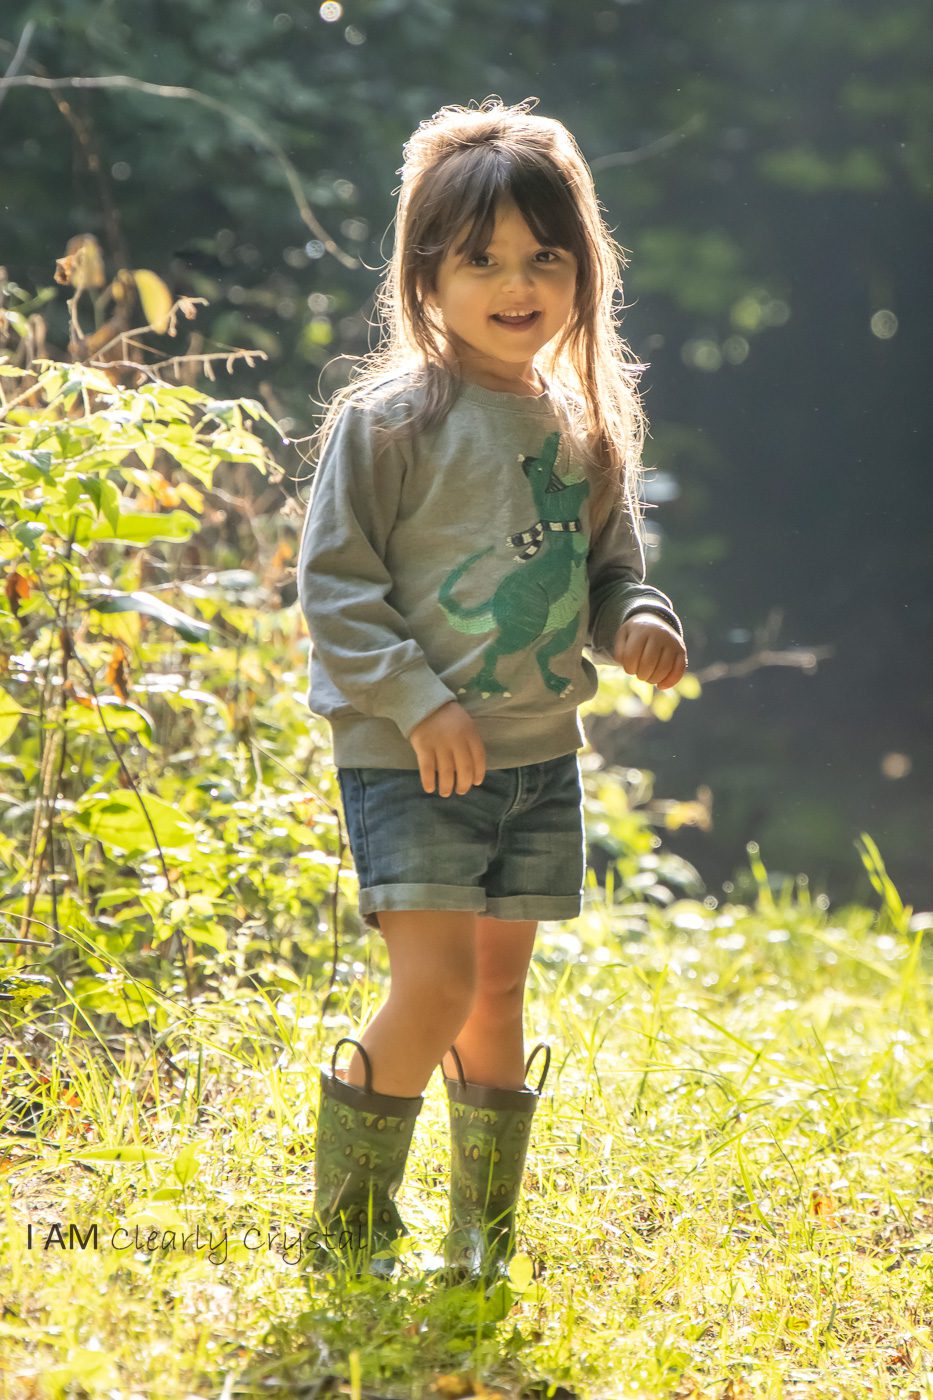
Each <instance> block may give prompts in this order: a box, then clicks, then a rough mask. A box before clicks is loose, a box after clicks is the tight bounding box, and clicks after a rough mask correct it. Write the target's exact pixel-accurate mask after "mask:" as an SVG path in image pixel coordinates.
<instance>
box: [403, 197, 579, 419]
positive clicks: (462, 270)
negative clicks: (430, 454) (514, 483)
mask: <svg viewBox="0 0 933 1400" xmlns="http://www.w3.org/2000/svg"><path fill="white" fill-rule="evenodd" d="M466 233H467V229H466V227H464V228H463V229H462V230H461V232H460V234H459V235H458V236H457V237H456V238H455V239H454V241H453V244H452V246H451V247H450V248H449V249H448V251H447V253H446V255H445V257H444V259H443V261H442V262H441V264H440V266H439V267H438V271H437V291H436V293H429V295H428V298H427V300H428V301H429V302H430V303H431V304H432V305H433V306H435V307H436V308H437V309H438V310H439V311H440V313H441V317H442V319H443V323H444V328H445V332H446V335H447V339H448V341H449V343H450V347H451V349H452V350H453V352H454V354H455V356H456V358H457V360H458V361H459V364H460V370H461V374H462V375H463V378H464V379H466V380H468V381H473V382H474V383H479V384H485V385H486V387H488V388H492V389H500V390H503V391H504V392H509V391H511V390H514V389H515V388H516V387H517V386H525V387H526V388H527V387H530V386H532V385H533V382H534V357H535V355H536V354H537V353H538V351H539V350H540V349H541V348H542V347H543V346H545V345H547V343H548V342H549V341H550V340H553V338H554V337H555V336H556V335H557V334H558V332H559V331H560V330H561V329H562V327H563V326H564V325H565V323H566V322H567V321H568V320H569V318H570V316H571V314H572V312H573V302H574V291H575V288H576V280H577V260H576V258H575V257H574V255H573V254H572V253H569V252H568V251H567V250H566V249H565V248H549V247H548V246H547V245H545V244H542V243H539V242H538V241H537V239H536V238H535V236H534V234H533V233H532V232H531V229H530V228H529V227H528V225H527V224H526V222H525V220H524V219H523V218H522V216H521V214H520V213H519V211H518V208H517V207H516V206H515V205H514V204H512V203H505V202H503V204H502V205H500V207H499V209H498V211H497V215H496V225H495V229H494V231H493V236H492V239H491V240H490V243H489V247H488V248H487V249H486V251H485V252H484V253H478V254H477V255H476V256H475V257H474V258H473V259H471V260H469V261H468V260H467V258H466V255H465V254H464V253H460V252H458V251H457V249H458V247H459V246H460V244H461V243H462V242H463V240H464V238H465V237H466ZM506 311H533V312H535V313H536V315H535V316H534V318H533V320H531V321H530V322H529V323H528V324H527V325H522V326H519V327H517V328H511V327H510V326H509V325H508V324H503V323H502V321H500V320H497V319H496V317H497V315H499V313H501V312H506Z"/></svg>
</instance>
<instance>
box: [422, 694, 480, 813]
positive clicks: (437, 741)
mask: <svg viewBox="0 0 933 1400" xmlns="http://www.w3.org/2000/svg"><path fill="white" fill-rule="evenodd" d="M408 742H409V743H410V744H411V746H412V748H413V749H414V751H415V753H416V754H417V756H418V767H419V769H420V770H421V786H422V787H423V788H424V790H425V792H433V791H434V785H435V775H436V782H437V794H438V796H439V797H450V795H451V793H452V792H453V791H454V788H456V790H457V793H458V795H459V796H460V797H462V796H463V794H464V793H466V792H469V791H470V788H471V787H474V786H476V785H477V784H479V783H481V782H482V781H483V779H484V778H485V776H486V748H485V745H484V744H483V741H482V739H481V738H480V735H479V730H478V729H477V727H476V721H475V720H474V719H473V716H472V715H471V714H470V712H469V710H467V709H465V708H464V706H463V705H461V704H460V702H459V701H458V700H448V702H447V704H446V705H441V707H440V709H438V710H434V711H433V713H432V714H430V715H428V717H427V719H423V720H422V721H421V723H420V724H416V725H415V727H414V729H413V730H412V731H411V733H410V734H409V736H408Z"/></svg>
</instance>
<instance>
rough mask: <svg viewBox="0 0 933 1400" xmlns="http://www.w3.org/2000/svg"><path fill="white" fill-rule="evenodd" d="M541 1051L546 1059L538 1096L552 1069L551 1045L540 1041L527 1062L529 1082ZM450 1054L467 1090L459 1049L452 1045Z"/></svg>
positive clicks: (462, 1086) (526, 1076)
mask: <svg viewBox="0 0 933 1400" xmlns="http://www.w3.org/2000/svg"><path fill="white" fill-rule="evenodd" d="M539 1050H543V1051H544V1056H545V1058H544V1073H543V1074H542V1076H541V1081H540V1083H539V1084H538V1087H537V1089H536V1090H535V1092H536V1093H537V1094H540V1093H541V1090H542V1089H543V1088H544V1081H545V1079H547V1072H548V1070H549V1069H550V1067H551V1047H550V1045H546V1044H545V1042H544V1041H543V1040H542V1041H540V1042H539V1044H537V1045H536V1046H535V1048H534V1049H533V1050H532V1052H531V1054H530V1055H529V1056H528V1059H527V1061H526V1062H525V1079H526V1080H527V1078H528V1071H529V1070H530V1069H531V1066H532V1063H533V1061H534V1058H535V1055H537V1053H538V1051H539ZM450 1053H451V1055H453V1057H454V1064H455V1065H456V1066H457V1078H458V1079H459V1081H460V1087H461V1088H462V1089H465V1088H466V1078H465V1076H464V1073H463V1062H462V1061H461V1059H460V1056H459V1055H458V1054H457V1047H456V1046H455V1045H451V1047H450Z"/></svg>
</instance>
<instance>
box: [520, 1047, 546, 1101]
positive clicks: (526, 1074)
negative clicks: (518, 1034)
mask: <svg viewBox="0 0 933 1400" xmlns="http://www.w3.org/2000/svg"><path fill="white" fill-rule="evenodd" d="M539 1050H543V1051H544V1073H543V1074H542V1076H541V1080H540V1083H539V1084H538V1087H537V1089H536V1090H535V1093H537V1094H540V1093H541V1090H542V1089H543V1088H544V1081H545V1079H547V1072H548V1070H549V1069H550V1068H551V1047H550V1045H546V1044H545V1042H544V1041H543V1040H542V1041H539V1043H538V1044H537V1045H536V1046H535V1048H534V1049H533V1050H532V1052H531V1054H530V1055H529V1056H528V1059H527V1061H526V1062H525V1079H526V1080H527V1078H528V1071H529V1070H530V1069H531V1065H532V1061H533V1060H534V1057H535V1055H537V1053H538V1051H539Z"/></svg>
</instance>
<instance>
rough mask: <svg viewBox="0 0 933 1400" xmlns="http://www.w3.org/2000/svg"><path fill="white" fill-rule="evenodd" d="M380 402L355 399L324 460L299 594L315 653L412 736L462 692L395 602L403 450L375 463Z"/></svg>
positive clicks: (365, 710)
mask: <svg viewBox="0 0 933 1400" xmlns="http://www.w3.org/2000/svg"><path fill="white" fill-rule="evenodd" d="M372 412H373V411H372V409H370V408H367V407H365V406H363V405H361V404H358V403H355V402H354V401H352V400H351V401H350V402H349V403H348V404H347V406H346V407H345V408H344V410H343V412H342V414H341V415H340V417H339V418H338V421H337V424H336V426H335V427H334V429H333V431H332V432H331V435H330V437H329V439H328V441H327V443H326V445H325V448H324V452H323V454H322V455H321V459H320V461H319V463H318V467H317V470H316V473H315V476H314V481H313V485H312V492H311V501H310V504H309V506H308V512H307V515H306V516H305V522H304V529H303V531H302V537H301V547H300V549H299V553H298V570H297V572H298V596H299V598H300V601H301V609H302V612H303V613H304V616H305V620H306V621H307V624H308V632H309V634H310V636H311V644H312V647H313V650H314V654H315V656H316V657H317V659H318V660H319V661H320V662H321V663H322V665H323V667H324V670H325V671H326V672H327V675H328V676H329V678H330V680H331V681H332V682H333V684H334V685H335V686H336V687H337V689H338V690H339V691H340V693H341V694H342V695H343V696H345V698H346V699H347V701H348V702H349V703H350V704H351V705H352V706H353V708H354V709H356V710H358V711H359V712H360V713H361V714H365V715H371V716H379V717H382V718H387V719H391V720H392V721H393V722H394V723H395V724H397V725H398V727H399V729H400V730H401V731H402V733H403V734H404V735H405V737H406V738H407V737H408V735H409V733H410V732H411V730H412V729H414V728H415V726H416V725H417V724H419V723H420V722H421V720H423V719H425V718H426V717H427V716H428V715H430V714H432V713H433V712H434V711H435V710H436V709H439V708H440V706H441V705H444V704H446V703H447V702H448V701H450V700H455V699H456V696H455V695H454V694H453V693H452V691H450V690H449V689H448V687H447V686H446V685H444V683H443V681H441V680H440V678H439V677H438V676H437V675H435V673H434V672H433V671H432V670H431V668H430V666H429V665H428V663H427V661H426V659H425V655H424V652H423V651H422V649H421V647H420V646H419V645H418V643H417V642H416V641H414V639H413V638H412V635H411V632H410V630H409V628H408V626H407V624H406V622H405V619H404V618H403V617H402V615H401V614H400V613H399V612H397V610H396V609H395V608H394V607H393V606H392V604H391V603H390V602H389V601H388V594H389V592H390V591H391V588H392V577H391V575H390V574H389V571H388V569H387V568H386V565H385V551H386V543H387V541H388V538H389V534H390V532H391V530H392V526H393V525H394V523H395V519H396V516H397V514H398V507H399V497H400V493H401V487H402V481H403V478H404V472H405V457H404V449H403V447H402V445H401V444H400V443H399V442H397V441H396V442H392V443H389V444H388V445H387V446H386V447H385V449H384V451H383V452H382V455H381V456H380V459H379V462H378V465H376V464H375V463H374V461H373V438H372V422H373V419H372Z"/></svg>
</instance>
